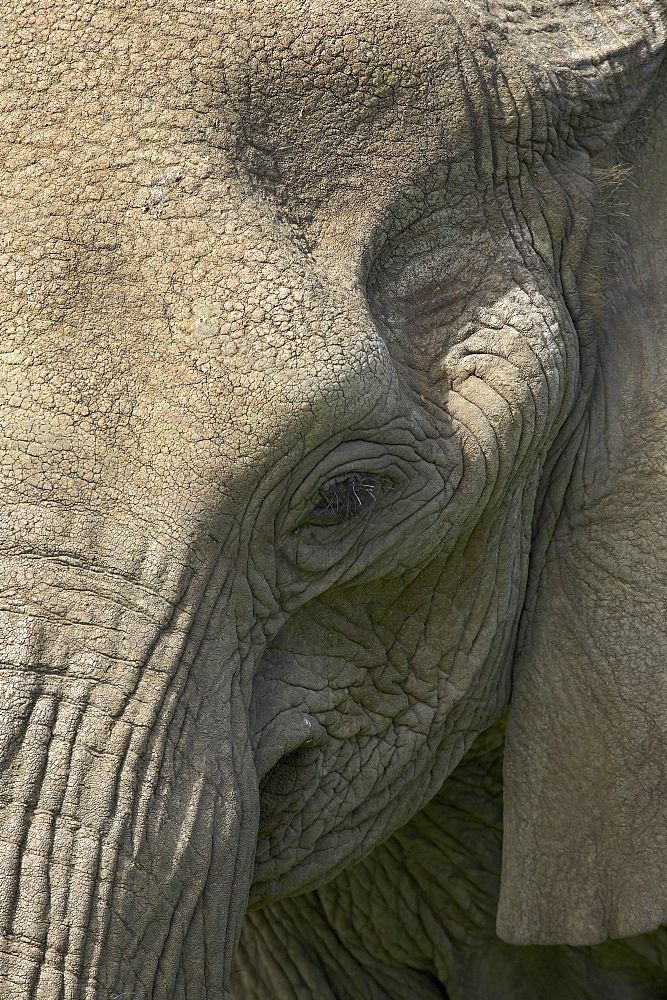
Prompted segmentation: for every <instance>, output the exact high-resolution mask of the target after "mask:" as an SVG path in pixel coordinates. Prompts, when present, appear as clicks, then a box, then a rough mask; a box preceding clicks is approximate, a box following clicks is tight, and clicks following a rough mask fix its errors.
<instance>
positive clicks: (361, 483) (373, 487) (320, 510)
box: [306, 476, 380, 527]
mask: <svg viewBox="0 0 667 1000" xmlns="http://www.w3.org/2000/svg"><path fill="white" fill-rule="evenodd" d="M379 495H380V483H379V482H378V480H377V479H373V478H372V477H371V476H346V478H345V479H338V480H334V481H333V482H330V483H326V484H325V485H324V486H323V487H322V489H321V490H320V495H319V497H318V503H317V506H316V507H313V509H312V510H311V511H310V513H309V514H308V516H307V518H306V522H307V523H308V524H313V525H321V526H323V527H325V526H327V525H330V524H343V523H345V522H346V521H351V520H352V518H355V517H360V516H361V515H362V514H364V513H366V511H367V510H368V509H369V508H370V507H372V506H373V504H374V503H375V502H376V501H377V499H378V497H379Z"/></svg>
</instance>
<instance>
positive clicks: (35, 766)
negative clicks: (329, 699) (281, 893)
mask: <svg viewBox="0 0 667 1000" xmlns="http://www.w3.org/2000/svg"><path fill="white" fill-rule="evenodd" d="M90 617H91V619H92V618H95V614H94V613H92V612H91V615H90ZM101 617H103V616H100V619H101ZM130 619H131V616H130V615H129V614H126V615H125V616H124V628H123V630H122V631H121V630H116V631H115V635H114V639H113V646H114V649H113V650H112V649H111V646H110V645H109V643H108V642H107V644H106V646H105V648H104V649H103V650H102V648H101V646H100V641H99V633H97V641H96V642H94V641H92V635H91V636H90V638H91V643H90V647H89V648H88V649H83V648H82V647H81V645H79V646H78V647H77V649H76V650H74V649H73V648H72V646H71V644H68V643H67V642H66V641H65V640H66V632H67V630H66V629H62V628H61V629H58V630H56V629H51V628H49V629H47V630H45V628H44V625H43V622H42V624H39V623H38V622H37V621H30V620H27V619H26V620H24V621H23V622H21V623H17V621H15V620H14V621H12V622H11V628H10V627H9V626H8V627H6V628H3V623H1V622H0V645H1V646H2V647H4V648H2V650H1V651H0V657H1V659H2V661H3V667H4V672H5V681H4V684H3V686H2V689H1V693H0V719H1V720H2V723H1V724H0V767H1V788H0V794H1V796H2V798H1V802H2V808H0V982H2V984H3V985H2V997H3V1000H18V998H19V997H20V998H21V1000H52V998H53V997H56V996H72V997H74V996H76V997H80V998H82V1000H83V998H85V1000H97V998H98V997H101V996H124V995H127V996H135V995H136V996H144V997H146V998H150V1000H172V998H173V997H182V998H184V1000H188V998H190V997H192V998H194V997H196V998H197V1000H200V998H203V997H206V998H209V1000H210V998H217V1000H223V998H227V997H229V996H230V993H229V987H228V982H229V974H230V969H231V964H232V960H233V955H234V952H235V950H236V944H237V940H238V935H239V933H240V924H241V921H242V918H243V914H244V911H245V903H246V899H247V894H248V887H249V883H250V880H251V877H252V870H253V861H254V851H255V843H256V831H257V816H258V804H257V799H258V795H257V779H256V773H255V767H254V761H253V756H252V752H251V747H250V741H249V737H248V731H247V729H248V727H247V710H246V705H245V699H244V697H243V694H242V690H241V686H240V684H239V664H238V662H236V661H237V660H238V650H237V649H236V648H234V649H232V648H230V649H229V651H228V655H226V656H222V654H223V650H222V649H221V648H220V644H218V645H217V646H216V648H215V650H212V649H208V650H207V644H206V642H203V643H202V642H201V641H200V642H199V644H198V645H199V651H198V654H197V655H196V656H194V657H192V656H191V657H189V656H188V652H187V633H186V631H185V630H182V631H181V632H180V633H179V631H178V630H177V629H169V628H167V629H162V630H161V632H160V634H159V635H158V637H157V638H156V635H155V627H154V625H153V624H151V627H150V628H148V627H147V625H146V621H145V619H143V620H140V618H139V617H137V618H136V619H132V620H130ZM89 631H90V632H91V633H92V632H93V631H94V630H93V629H92V628H91V629H89ZM3 632H4V635H3ZM17 635H23V636H24V638H25V642H24V643H23V646H22V647H21V649H18V647H17V646H16V644H15V637H16V636H17ZM64 635H65V638H63V637H64ZM3 640H4V641H3ZM105 641H106V640H105ZM12 644H13V645H12ZM130 649H131V650H132V651H133V653H132V655H129V653H128V650H130ZM114 658H115V659H114ZM109 679H112V682H109Z"/></svg>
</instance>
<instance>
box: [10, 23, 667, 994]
mask: <svg viewBox="0 0 667 1000" xmlns="http://www.w3.org/2000/svg"><path fill="white" fill-rule="evenodd" d="M161 9H162V8H161ZM82 10H84V13H85V16H83V15H82V17H81V19H80V20H72V19H71V18H70V16H69V8H67V7H66V5H64V4H63V5H62V10H61V9H60V7H59V6H58V5H57V4H52V5H51V6H50V7H49V10H48V12H47V11H44V12H42V14H41V15H40V18H41V20H40V21H39V23H36V25H35V28H34V33H33V36H32V41H31V43H30V44H31V46H32V47H31V48H30V51H29V57H25V58H24V56H23V55H22V56H21V57H20V58H21V60H22V62H21V68H20V72H18V71H15V68H14V60H15V59H17V58H19V55H18V54H19V53H20V52H22V51H23V50H22V49H21V46H22V45H23V44H24V43H23V42H22V35H21V30H22V29H20V28H16V26H15V25H14V24H12V25H9V26H8V27H7V31H10V29H11V32H12V35H11V37H12V38H14V39H15V42H13V43H12V46H13V47H11V48H10V50H9V55H8V59H9V67H10V73H12V74H13V76H12V78H13V79H15V88H14V91H13V92H14V93H15V94H16V105H15V110H14V111H12V109H10V118H9V124H10V125H11V127H12V128H14V129H15V130H16V135H17V137H18V138H17V141H16V142H15V143H14V145H13V146H12V148H11V156H8V158H7V164H8V167H7V169H8V174H7V178H6V181H3V184H4V189H5V190H6V191H7V192H8V193H9V205H10V210H11V212H12V222H13V229H14V231H15V237H14V242H13V243H12V248H11V254H12V261H13V262H15V264H16V266H15V269H14V272H12V273H13V274H15V279H13V280H14V285H13V286H12V288H11V289H10V290H9V294H8V295H7V299H6V308H7V310H8V316H10V317H11V324H10V326H9V329H10V333H11V335H12V338H13V341H12V345H11V352H10V353H8V354H7V355H6V358H5V360H6V363H7V375H6V384H7V385H8V386H9V389H8V390H7V393H6V402H7V407H6V413H7V417H6V420H5V433H6V435H7V438H8V439H9V441H10V442H11V446H10V447H9V449H8V451H7V454H8V456H9V458H8V460H7V461H6V462H5V464H4V466H3V491H4V492H3V496H4V498H5V503H6V504H7V508H8V510H9V512H10V517H9V518H8V519H7V521H6V522H5V527H4V528H3V532H4V534H3V558H4V575H5V580H6V603H5V606H4V619H3V624H2V641H3V662H4V663H5V664H6V669H7V672H8V678H9V683H8V686H7V693H6V696H5V704H4V706H3V711H4V713H5V717H6V719H7V722H6V725H5V729H3V734H5V733H6V734H7V738H6V740H5V742H4V743H3V749H2V753H3V754H4V755H5V757H4V759H5V781H6V788H7V792H6V801H7V802H9V803H10V806H9V807H8V809H7V810H6V811H5V818H4V819H3V820H2V822H3V823H4V824H5V825H4V827H3V831H4V832H3V842H4V843H5V844H6V845H8V846H7V848H6V853H5V854H4V855H3V856H2V857H3V861H2V864H3V865H4V866H5V867H4V869H3V870H6V871H8V872H9V873H10V874H11V878H8V879H7V880H6V881H7V888H6V893H5V897H4V902H2V906H0V914H1V915H2V920H3V921H4V923H3V924H2V929H3V933H4V935H5V940H6V942H7V944H6V955H7V956H8V957H7V959H6V962H5V965H4V966H0V971H2V974H3V975H4V976H5V979H6V982H7V984H8V985H7V990H8V991H9V992H7V993H6V995H7V997H15V996H16V997H18V996H22V997H24V996H26V995H29V996H30V997H34V998H39V1000H47V998H51V997H52V996H56V995H58V996H59V995H61V992H62V991H63V990H65V991H67V990H69V991H70V993H71V995H73V996H74V995H76V996H82V997H83V996H85V997H87V998H88V997H90V998H92V997H94V996H97V995H98V993H99V991H101V990H102V989H107V990H111V991H112V993H113V991H114V990H116V991H121V990H140V989H141V990H144V991H146V990H148V991H149V995H150V996H152V997H156V998H157V997H172V996H173V997H177V996H178V997H181V996H183V997H186V996H190V995H191V993H190V992H188V990H194V991H195V993H192V995H193V996H194V995H196V996H198V997H199V996H204V995H206V996H209V995H210V996H216V997H217V996H226V995H227V993H225V992H224V991H225V990H226V989H227V986H226V984H227V982H228V977H229V969H230V964H231V959H232V956H233V952H234V948H235V945H236V941H237V937H238V930H239V925H240V921H241V919H242V917H243V914H244V912H245V908H246V904H247V901H248V898H250V902H251V904H252V905H261V904H263V903H266V902H268V901H270V900H273V899H276V898H279V897H281V896H284V895H286V894H292V893H295V892H300V891H303V890H305V889H308V888H312V887H314V886H317V885H319V884H321V883H323V882H325V881H327V880H329V879H330V878H332V877H333V875H334V874H336V873H337V872H339V871H340V870H342V869H343V868H344V867H345V866H347V865H349V864H350V863H351V862H353V861H355V860H358V859H359V858H361V857H362V856H364V855H365V854H367V853H368V852H369V851H370V850H372V848H373V847H374V846H375V845H376V844H378V843H379V842H380V841H381V840H383V839H385V838H386V837H387V836H388V835H389V834H390V833H391V832H392V831H394V830H396V829H397V828H398V827H399V826H401V825H403V824H404V823H405V822H407V820H408V819H409V818H410V817H411V816H412V815H413V814H414V813H415V812H416V811H417V810H419V809H420V808H421V807H422V805H423V804H424V803H425V802H427V801H428V799H429V798H430V797H431V796H432V795H433V794H434V792H435V791H436V790H437V789H438V788H439V786H440V785H441V784H442V781H443V780H444V778H445V777H446V776H447V774H448V773H449V772H450V771H451V770H452V768H453V767H454V766H455V765H456V764H457V762H458V761H459V760H460V758H461V756H462V755H463V753H464V752H465V751H466V749H467V748H468V747H469V746H470V744H471V743H472V741H473V739H474V738H475V736H476V735H477V734H478V733H479V732H481V731H482V730H483V729H484V728H485V727H486V726H487V725H488V724H489V723H490V722H491V721H492V720H493V719H494V718H496V717H497V716H498V714H499V713H500V712H501V711H502V710H503V709H504V708H505V707H506V704H507V701H508V697H509V686H510V667H511V663H512V658H513V654H514V646H515V642H516V636H517V628H518V625H519V618H520V616H521V614H522V611H523V609H524V603H525V602H524V597H525V593H526V587H527V582H528V579H529V561H530V558H531V552H534V551H535V545H534V540H533V541H531V536H532V534H533V532H536V533H537V536H539V531H540V524H541V523H542V522H541V520H540V518H541V516H542V512H543V510H544V509H545V507H548V506H549V503H550V500H549V498H550V497H553V496H556V497H558V498H559V499H558V502H559V503H560V501H561V500H562V494H563V490H562V489H561V488H560V486H558V487H557V488H556V490H555V493H554V492H553V491H552V488H551V485H550V484H551V480H552V477H553V475H554V469H555V468H557V467H558V468H560V470H561V471H560V472H559V473H558V476H559V477H560V478H559V479H558V482H559V483H562V482H565V481H567V477H568V475H569V472H570V470H571V468H572V456H571V454H570V452H568V449H567V446H568V442H569V441H570V440H572V437H573V434H574V431H575V430H576V429H577V428H579V427H580V426H581V422H582V414H584V413H585V412H586V408H587V407H588V406H589V399H590V396H591V392H592V391H593V379H592V367H593V361H594V358H595V350H596V340H595V336H594V333H595V331H594V329H593V327H592V324H591V322H590V321H589V320H588V319H587V318H586V313H585V310H584V308H583V305H582V295H581V281H580V280H579V275H580V272H581V268H582V255H583V253H584V249H585V246H586V239H587V235H588V232H589V229H590V226H591V223H592V220H593V200H594V199H593V194H594V187H593V183H592V180H591V168H590V156H591V154H592V153H595V152H597V151H598V150H599V149H601V148H602V147H603V146H604V144H605V143H606V142H608V141H609V140H610V138H611V137H612V135H613V133H614V131H615V130H616V129H617V128H618V127H619V126H620V125H621V124H622V123H623V122H624V120H625V119H626V118H627V117H628V115H629V114H630V113H631V112H632V110H633V109H634V107H635V106H636V104H637V103H638V101H639V100H640V98H641V96H642V94H643V91H644V89H645V87H646V85H647V83H648V81H649V79H650V77H651V74H652V73H653V72H654V71H655V68H656V66H657V63H658V54H657V53H658V49H659V42H660V39H659V37H658V36H659V31H658V29H657V28H656V27H655V23H654V20H655V19H653V20H652V19H651V17H649V16H648V15H646V18H645V21H646V23H644V22H643V21H642V22H641V24H640V26H639V27H637V25H636V24H634V22H631V21H628V22H627V23H626V22H624V21H623V22H622V21H620V20H619V21H618V23H616V20H614V18H615V16H616V15H615V14H614V13H613V12H612V13H611V14H609V24H607V23H606V21H604V20H603V19H600V18H598V16H597V15H596V14H594V13H592V12H591V11H588V9H587V8H586V9H584V7H583V6H582V9H581V10H579V9H578V8H577V11H576V12H572V11H570V9H569V8H568V10H567V12H566V13H563V12H560V11H559V10H556V11H555V12H552V13H550V14H547V13H544V12H542V11H541V9H540V10H536V11H535V12H534V13H533V14H532V15H531V17H527V18H526V19H524V20H521V19H520V18H518V15H517V17H516V18H515V17H514V15H513V14H512V16H510V12H508V10H507V11H506V10H505V9H504V8H502V7H498V9H495V8H493V7H492V6H491V7H489V8H488V10H487V9H486V8H485V9H484V10H482V9H481V8H480V9H479V10H478V9H477V8H475V7H474V6H473V5H465V4H460V5H459V4H452V5H445V4H442V5H441V4H424V5H423V6H420V7H418V8H415V7H414V6H413V7H409V8H407V7H406V8H403V7H402V6H400V5H399V6H398V7H397V6H396V5H393V4H380V5H378V4H366V3H359V4H357V3H354V4H347V3H345V4H341V5H337V6H335V7H334V8H331V6H330V5H322V6H320V5H318V4H294V5H289V4H288V5H287V7H286V8H285V9H280V10H279V11H278V10H277V9H276V8H275V5H272V4H268V3H267V4H264V3H259V4H257V3H254V4H253V5H252V7H250V6H247V5H244V4H238V3H234V4H230V5H227V4H223V6H221V7H210V9H209V7H208V6H207V5H205V4H202V5H195V6H193V7H192V8H189V7H188V8H185V7H182V6H180V5H174V7H173V9H172V8H171V7H170V8H169V10H167V8H165V10H164V14H163V16H162V15H161V20H160V21H159V23H158V21H157V18H158V14H157V13H156V9H155V8H154V7H153V6H151V5H150V4H148V3H146V4H142V3H139V4H137V5H134V6H133V10H132V12H131V13H128V12H127V11H126V9H125V8H121V7H118V8H116V7H114V6H111V5H107V4H101V3H91V4H90V5H89V6H87V7H85V9H84V8H82ZM575 15H576V16H575ZM642 16H643V15H642ZM619 17H620V15H619ZM637 17H639V15H637ZM656 17H657V15H656ZM553 18H556V20H557V21H558V18H561V20H560V21H558V24H560V29H561V31H562V32H563V35H562V36H559V37H567V39H568V43H567V45H564V44H563V45H562V44H561V42H560V41H559V40H558V38H556V37H555V36H554V35H553V31H552V28H553V24H552V20H553ZM563 18H565V20H563ZM568 19H569V21H568ZM566 21H567V23H566ZM638 23H639V22H638ZM656 23H657V22H656ZM593 36H594V41H592V42H591V41H590V37H593ZM619 39H620V41H619ZM73 53H74V55H73ZM610 53H611V54H610ZM545 67H546V68H545ZM21 73H23V74H24V78H21ZM35 81H37V83H36V82H35ZM8 128H9V126H8ZM3 294H4V293H3ZM563 456H565V458H563ZM559 462H560V463H561V466H559V464H558V463H559ZM563 463H564V465H563ZM568 463H569V464H568ZM559 490H560V492H559ZM554 503H556V501H554ZM538 570H539V567H538ZM538 570H537V571H538ZM537 571H536V572H537ZM531 592H532V591H531ZM527 712H528V713H529V710H528V709H527ZM3 739H4V736H3ZM517 773H518V772H517ZM509 882H510V884H513V883H512V880H511V879H510V880H509ZM519 882H520V879H519ZM49 886H55V887H56V888H55V889H50V888H49V889H48V891H47V887H49ZM510 923H511V921H510ZM512 933H514V931H513V929H512V927H511V926H510V927H509V929H508V930H507V934H508V935H509V936H511V935H512ZM538 934H539V931H538ZM24 940H28V941H30V942H31V944H30V947H27V946H26V947H23V946H22V945H21V943H20V942H21V941H24ZM17 942H18V943H17ZM17 956H18V957H17ZM202 970H203V971H202ZM202 977H203V978H202ZM26 983H29V986H28V993H26V985H25V984H26ZM188 984H190V985H188ZM193 984H194V985H193ZM220 984H225V985H223V986H221V985H220ZM12 991H13V992H12ZM77 991H79V992H77ZM3 995H4V994H3ZM68 995H69V994H68Z"/></svg>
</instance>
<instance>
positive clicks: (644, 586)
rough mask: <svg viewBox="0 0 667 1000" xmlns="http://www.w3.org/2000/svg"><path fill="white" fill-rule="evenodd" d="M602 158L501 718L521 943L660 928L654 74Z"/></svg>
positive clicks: (666, 434)
mask: <svg viewBox="0 0 667 1000" xmlns="http://www.w3.org/2000/svg"><path fill="white" fill-rule="evenodd" d="M614 9H619V10H620V9H622V10H625V9H626V6H625V5H618V6H617V7H614ZM605 161H606V165H607V167H609V170H607V171H606V172H607V176H609V174H610V173H612V174H613V173H614V170H615V171H616V178H617V182H620V181H622V178H623V177H624V176H625V177H627V178H628V179H627V180H626V181H625V182H623V183H621V184H620V187H618V189H617V191H616V193H615V195H614V196H611V195H609V194H608V195H607V196H606V198H605V199H604V201H603V203H602V207H601V208H598V214H597V218H596V221H595V223H594V228H593V234H592V237H591V248H592V249H590V250H589V253H590V254H591V256H595V258H596V259H595V261H594V262H593V263H591V262H590V261H589V267H588V268H586V269H585V270H586V272H587V273H589V274H590V275H591V277H590V278H589V279H588V292H586V289H585V288H584V291H583V299H584V301H585V302H586V301H587V302H588V306H589V312H590V313H591V314H592V317H593V322H592V326H593V328H594V333H595V337H596V343H597V347H596V352H597V357H596V364H595V374H594V377H593V378H592V388H591V394H590V398H589V400H588V401H587V403H586V406H585V409H584V408H583V406H582V409H581V411H580V412H578V413H577V414H575V415H574V416H573V418H572V420H571V421H570V423H569V425H566V427H565V428H564V429H563V430H564V431H567V442H566V443H565V441H564V438H563V432H561V444H560V450H559V453H558V456H557V457H554V458H553V459H552V467H551V471H550V473H549V477H548V481H547V482H546V484H545V486H544V498H543V502H542V503H541V505H540V510H541V515H540V516H539V517H538V519H537V528H536V535H535V539H534V544H533V550H532V553H533V563H532V570H531V576H530V581H529V587H528V594H527V599H526V607H525V612H524V620H523V624H522V628H521V633H520V636H519V642H518V647H517V657H516V663H515V673H514V681H513V689H512V703H511V707H510V712H509V718H508V728H507V745H506V755H505V822H504V830H505V833H504V845H503V868H502V883H501V894H500V901H499V908H498V918H497V927H498V934H499V935H500V937H501V938H503V939H504V940H506V941H509V942H512V943H515V944H553V943H569V944H575V945H584V944H594V943H596V942H599V941H601V940H603V939H605V938H608V937H612V938H613V937H625V936H628V935H633V934H639V933H642V932H645V931H650V930H653V929H655V928H656V927H657V926H658V925H660V924H663V923H667V179H666V174H665V164H667V73H666V72H665V68H663V69H662V70H661V71H660V73H659V75H658V77H657V78H656V81H655V84H654V86H653V88H652V90H651V91H650V93H649V95H648V97H647V99H646V102H645V104H644V105H643V107H642V109H641V113H640V114H638V115H637V117H636V119H635V121H634V122H632V123H631V125H630V127H629V128H628V129H627V130H626V131H625V132H624V133H621V134H620V135H619V136H618V137H617V139H616V140H615V141H614V143H613V145H612V147H610V149H609V150H608V152H607V153H606V154H605ZM582 280H583V279H582Z"/></svg>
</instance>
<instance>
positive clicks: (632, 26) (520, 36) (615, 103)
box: [500, 0, 667, 154]
mask: <svg viewBox="0 0 667 1000" xmlns="http://www.w3.org/2000/svg"><path fill="white" fill-rule="evenodd" d="M500 3H501V5H503V6H504V4H505V3H506V0H500ZM522 9H523V10H524V11H525V14H523V15H522V16H521V17H518V18H517V9H516V6H512V7H511V10H507V11H506V12H505V18H506V20H508V21H510V23H511V24H512V28H511V29H510V31H509V37H510V39H511V43H510V44H511V46H512V49H513V59H514V62H515V64H516V65H518V66H522V67H524V68H527V67H528V66H530V75H531V76H532V78H533V79H532V81H531V83H530V84H529V86H530V87H531V89H532V87H533V86H534V85H535V84H537V89H538V90H539V91H541V92H542V94H543V95H544V96H545V110H546V118H547V120H548V121H549V135H550V136H553V130H554V129H555V133H556V134H557V135H558V136H559V138H560V140H561V141H564V142H565V143H566V144H567V145H569V146H573V147H575V148H583V149H585V150H586V151H587V152H589V153H592V154H595V153H598V152H600V151H601V150H602V149H604V148H605V146H606V145H607V144H608V142H609V141H610V140H611V139H612V138H613V136H614V135H615V134H616V132H617V131H618V129H619V128H620V127H622V126H623V125H624V124H625V122H626V121H627V120H628V118H629V117H630V115H631V114H632V113H633V112H634V111H635V109H636V108H637V106H638V104H639V103H640V102H641V100H642V98H643V96H644V93H645V91H646V87H647V84H648V83H649V82H650V80H651V79H652V77H653V76H654V74H655V72H656V70H657V69H658V67H659V65H660V62H661V60H662V57H663V51H664V44H665V31H666V28H667V3H666V2H665V0H653V2H651V0H648V2H644V3H642V2H626V0H606V2H605V0H600V2H598V0H575V2H572V0H546V2H545V0H532V2H530V0H529V2H528V3H527V4H525V5H522ZM548 142H549V139H548V140H547V143H548Z"/></svg>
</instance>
